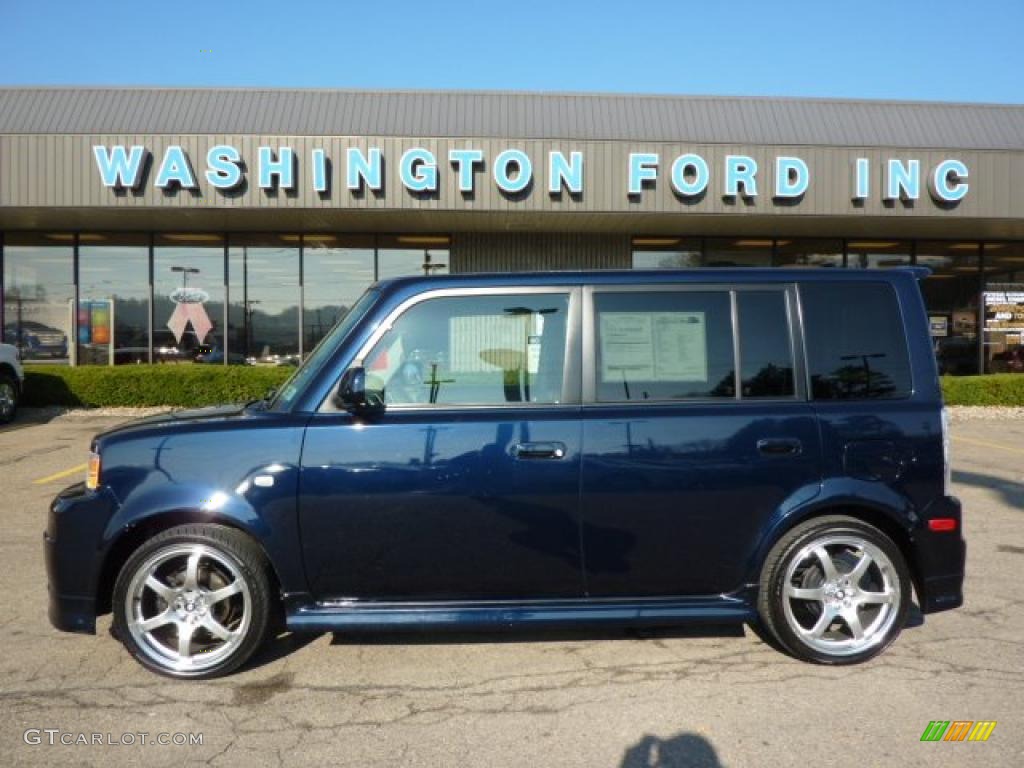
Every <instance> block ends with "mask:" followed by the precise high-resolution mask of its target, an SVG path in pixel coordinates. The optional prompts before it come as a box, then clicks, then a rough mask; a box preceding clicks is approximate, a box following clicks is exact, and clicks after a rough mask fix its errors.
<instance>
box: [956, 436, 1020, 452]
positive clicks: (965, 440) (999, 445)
mask: <svg viewBox="0 0 1024 768" xmlns="http://www.w3.org/2000/svg"><path fill="white" fill-rule="evenodd" d="M953 439H954V440H959V441H960V442H961V443H971V444H972V445H981V446H984V447H985V448H999V449H1000V450H1003V451H1010V453H1024V448H1015V447H1014V446H1012V445H1003V444H1002V443H990V442H989V441H988V440H975V439H974V438H972V437H960V436H959V435H953Z"/></svg>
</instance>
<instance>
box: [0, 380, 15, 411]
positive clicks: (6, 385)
mask: <svg viewBox="0 0 1024 768" xmlns="http://www.w3.org/2000/svg"><path fill="white" fill-rule="evenodd" d="M17 412H18V380H17V379H15V378H14V377H13V376H12V375H11V374H9V373H0V424H7V423H9V422H11V421H13V420H14V416H15V414H16V413H17Z"/></svg>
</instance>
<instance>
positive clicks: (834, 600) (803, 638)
mask: <svg viewBox="0 0 1024 768" xmlns="http://www.w3.org/2000/svg"><path fill="white" fill-rule="evenodd" d="M820 542H826V543H827V542H838V543H830V544H829V545H828V547H832V549H829V548H828V547H826V552H827V553H828V554H829V555H830V556H829V557H827V558H826V559H829V560H831V555H832V554H833V553H834V554H835V556H836V557H838V558H839V563H836V562H833V566H834V567H835V573H836V575H837V577H838V578H837V579H833V580H829V579H827V577H826V576H825V573H824V567H823V566H822V565H820V564H819V565H817V566H815V565H814V564H815V563H820V559H819V558H817V557H814V558H813V559H812V558H811V556H810V555H808V554H807V548H808V547H811V546H812V544H814V543H820ZM849 542H864V543H866V545H867V546H865V547H861V548H859V550H860V551H858V548H857V547H853V546H847V545H848V544H849ZM868 550H871V551H873V552H875V553H876V554H877V555H878V557H877V558H874V559H873V561H874V562H875V565H874V566H868V567H867V570H866V571H865V575H863V576H861V577H860V578H859V579H856V583H854V584H852V591H851V585H850V584H849V581H850V578H849V577H850V576H851V574H852V573H853V569H852V567H851V568H849V569H847V567H845V565H844V563H852V562H853V560H854V559H858V558H859V557H863V556H864V554H865V553H867V554H869V555H870V553H869V552H868ZM801 555H803V557H801ZM797 559H799V562H794V561H795V560H797ZM885 559H887V560H888V563H885V562H884V560H885ZM869 560H872V558H870V557H869ZM858 562H859V559H858ZM801 566H803V567H802V570H794V572H793V577H794V581H796V582H799V581H800V579H803V580H804V581H803V582H800V583H792V582H791V587H793V588H797V589H799V590H800V592H799V594H801V595H803V594H811V593H812V592H813V593H815V594H817V593H818V592H819V591H820V592H821V594H822V595H823V597H822V598H821V599H819V598H817V597H815V599H813V600H812V599H808V600H803V599H802V598H800V597H787V596H785V595H784V593H785V591H786V581H787V574H788V573H790V569H791V568H793V569H800V568H801ZM815 567H817V568H818V570H819V571H820V572H819V573H815V570H814V569H815ZM844 579H845V580H846V582H847V584H846V586H845V587H844V585H843V583H842V582H843V580H844ZM865 579H867V580H868V581H867V582H865ZM885 579H888V582H887V583H888V587H887V588H886V587H884V584H885V583H886V582H884V580H885ZM872 581H873V582H874V584H875V585H878V584H882V585H883V588H878V587H877V586H876V588H875V589H870V587H871V584H872ZM864 584H868V586H869V589H866V590H861V586H862V585H864ZM844 590H845V592H844ZM881 594H887V595H891V597H890V598H889V600H893V601H894V600H897V599H898V602H897V603H896V604H892V603H891V602H886V603H884V604H883V603H880V602H877V601H876V600H875V599H873V598H872V596H874V595H881ZM911 594H912V588H911V577H910V570H909V568H908V567H907V564H906V561H905V560H904V558H903V554H902V553H901V552H900V549H899V547H897V546H896V544H895V543H893V541H892V539H890V538H889V537H888V536H886V535H885V534H884V533H882V531H880V530H878V529H877V528H875V527H874V526H872V525H868V524H867V523H865V522H863V521H861V520H858V519H856V518H853V517H847V516H845V515H829V516H825V517H818V518H814V519H812V520H808V521H807V522H805V523H801V524H800V525H797V526H796V527H795V528H793V530H791V531H789V532H788V533H786V534H785V535H784V536H783V537H782V538H781V539H779V541H778V542H776V544H775V546H774V547H772V549H771V551H770V552H769V553H768V557H767V558H765V562H764V564H763V566H762V569H761V580H760V585H759V589H758V601H757V609H758V615H759V616H760V619H761V624H762V627H763V628H764V629H765V630H767V632H768V633H770V634H771V636H772V637H773V638H775V640H776V641H777V642H778V644H779V645H780V646H781V647H782V648H783V649H785V650H786V651H788V652H789V653H790V654H792V655H793V656H795V657H796V658H798V659H801V660H802V661H809V662H814V663H817V664H830V665H844V664H859V663H861V662H864V661H867V660H868V659H871V658H874V657H875V656H877V655H878V654H880V653H881V652H882V651H884V650H885V649H886V648H888V647H889V646H890V645H891V644H892V643H893V642H894V641H895V640H896V638H897V637H898V636H899V633H900V630H901V629H902V628H903V626H904V624H905V623H906V621H907V615H908V613H909V610H910V603H911ZM826 596H827V597H826ZM851 596H852V597H851ZM865 596H866V597H867V598H868V599H865V603H866V604H865V605H864V606H862V607H861V606H858V600H859V599H861V598H862V597H865ZM844 597H845V599H846V602H845V603H844V600H843V598H844ZM851 599H852V602H851ZM851 605H852V609H853V611H852V612H853V614H854V615H852V616H850V621H847V619H846V618H845V617H844V616H842V615H836V616H835V617H834V620H830V619H829V618H828V616H826V615H824V613H825V611H826V610H833V609H839V610H842V611H843V612H844V613H846V614H847V615H849V612H850V609H851ZM815 610H817V611H818V612H817V613H815ZM862 611H867V613H862ZM875 611H877V612H878V613H875ZM883 612H885V613H884V620H883ZM862 616H863V617H864V619H865V620H867V621H868V622H869V624H868V627H864V626H863V624H862ZM875 620H877V621H875ZM851 623H852V624H854V625H856V626H857V627H858V628H859V629H860V630H861V632H862V633H863V639H862V640H861V641H858V640H857V639H856V637H855V635H854V631H853V627H852V626H851ZM876 623H877V628H876V631H875V632H874V633H873V634H870V635H869V634H868V633H867V631H866V630H867V629H870V627H871V626H875V624H876ZM794 624H795V625H797V626H799V627H800V628H801V629H802V630H803V632H800V631H798V630H797V628H796V626H794ZM808 625H811V626H808ZM820 625H825V626H826V630H825V632H824V633H823V634H822V635H821V636H817V637H816V636H814V630H816V629H817V628H818V627H819V626H820ZM826 645H831V648H823V647H822V646H826Z"/></svg>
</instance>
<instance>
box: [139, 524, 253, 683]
mask: <svg viewBox="0 0 1024 768" xmlns="http://www.w3.org/2000/svg"><path fill="white" fill-rule="evenodd" d="M124 609H125V610H124V615H125V618H126V624H127V628H128V631H129V632H130V633H131V635H132V637H133V639H134V640H135V642H136V644H137V645H138V647H139V649H140V650H141V651H142V653H143V654H145V655H146V656H147V657H148V658H149V659H150V660H151V661H153V662H154V663H155V664H157V665H159V666H161V667H164V668H166V669H168V670H173V671H175V672H200V671H203V670H206V669H209V668H211V667H214V666H216V665H218V664H221V663H223V662H224V661H225V659H227V658H228V657H230V656H231V655H232V654H233V653H234V652H235V651H236V650H237V649H238V647H239V646H240V645H241V644H242V642H243V641H244V639H245V637H246V634H247V631H248V629H249V625H250V622H251V621H252V610H253V608H252V595H251V593H250V590H249V585H248V584H247V583H246V581H245V579H244V578H243V576H242V569H241V565H240V564H239V563H238V562H237V561H236V560H235V559H234V558H233V557H231V556H230V555H228V554H226V553H224V552H221V551H219V550H217V549H215V548H213V547H210V546H207V545H204V544H176V545H171V546H168V547H165V548H163V549H159V550H157V551H156V552H154V553H153V554H152V555H151V556H150V557H149V558H147V559H146V560H145V561H144V562H143V563H142V565H141V566H139V568H138V569H137V570H136V571H135V573H134V574H133V576H132V578H131V581H130V583H129V585H128V589H127V592H126V593H125V599H124Z"/></svg>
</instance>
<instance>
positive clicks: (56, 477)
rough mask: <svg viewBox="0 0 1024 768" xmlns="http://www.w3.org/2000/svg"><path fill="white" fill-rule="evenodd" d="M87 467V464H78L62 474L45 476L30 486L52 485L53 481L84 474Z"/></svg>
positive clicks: (55, 473) (56, 473)
mask: <svg viewBox="0 0 1024 768" xmlns="http://www.w3.org/2000/svg"><path fill="white" fill-rule="evenodd" d="M87 466H89V465H88V464H79V465H78V466H77V467H72V468H71V469H65V470H63V471H62V472H54V473H53V474H52V475H47V476H46V477H40V478H39V479H38V480H33V481H32V484H33V485H46V483H52V482H53V481H54V480H60V479H61V478H62V477H67V476H68V475H73V474H75V473H76V472H84V471H85V468H86V467H87Z"/></svg>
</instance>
